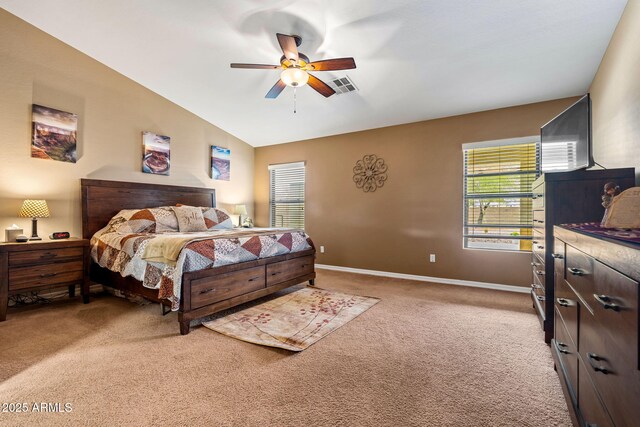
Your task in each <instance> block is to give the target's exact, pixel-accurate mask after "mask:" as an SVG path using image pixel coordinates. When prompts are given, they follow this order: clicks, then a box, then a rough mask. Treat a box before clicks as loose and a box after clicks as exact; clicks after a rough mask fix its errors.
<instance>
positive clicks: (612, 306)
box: [593, 294, 620, 311]
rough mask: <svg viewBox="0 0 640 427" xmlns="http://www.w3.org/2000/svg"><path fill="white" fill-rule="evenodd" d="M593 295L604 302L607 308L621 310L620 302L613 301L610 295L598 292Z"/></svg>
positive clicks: (603, 304)
mask: <svg viewBox="0 0 640 427" xmlns="http://www.w3.org/2000/svg"><path fill="white" fill-rule="evenodd" d="M593 297H594V298H595V299H596V301H598V302H599V303H600V304H602V306H603V307H604V309H605V310H613V311H620V306H619V305H618V304H614V303H612V302H611V298H610V297H608V296H606V295H598V294H593Z"/></svg>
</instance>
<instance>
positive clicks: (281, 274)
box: [178, 249, 316, 335]
mask: <svg viewBox="0 0 640 427" xmlns="http://www.w3.org/2000/svg"><path fill="white" fill-rule="evenodd" d="M314 262H315V249H308V250H305V251H302V252H294V253H291V254H287V255H280V256H275V257H270V258H263V259H259V260H255V261H248V262H243V263H239V264H231V265H225V266H222V267H216V268H213V269H209V270H201V271H196V272H193V273H185V274H184V276H183V279H182V299H181V302H180V311H179V312H178V320H179V322H180V333H181V334H182V335H186V334H188V333H189V330H190V325H191V321H192V320H195V319H198V318H201V317H205V316H209V315H211V314H214V313H217V312H218V311H221V310H225V309H227V308H230V307H234V306H236V305H239V304H243V303H245V302H248V301H253V300H255V299H257V298H261V297H263V296H265V295H269V294H271V293H273V292H277V291H279V290H281V289H285V288H288V287H290V286H295V285H297V284H299V283H303V282H306V281H310V282H311V283H313V280H314V279H315V277H316V273H315V269H314Z"/></svg>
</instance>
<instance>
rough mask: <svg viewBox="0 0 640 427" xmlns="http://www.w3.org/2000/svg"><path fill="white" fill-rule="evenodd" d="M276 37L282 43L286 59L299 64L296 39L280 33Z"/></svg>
mask: <svg viewBox="0 0 640 427" xmlns="http://www.w3.org/2000/svg"><path fill="white" fill-rule="evenodd" d="M276 37H278V43H280V47H281V48H282V53H284V56H285V58H287V59H288V60H290V61H293V62H298V46H297V45H296V39H295V37H293V36H288V35H286V34H280V33H277V34H276Z"/></svg>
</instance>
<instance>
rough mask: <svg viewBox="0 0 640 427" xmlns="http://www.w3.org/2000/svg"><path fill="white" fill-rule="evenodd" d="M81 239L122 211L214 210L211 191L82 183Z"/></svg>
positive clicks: (213, 197)
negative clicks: (186, 207)
mask: <svg viewBox="0 0 640 427" xmlns="http://www.w3.org/2000/svg"><path fill="white" fill-rule="evenodd" d="M81 187H82V236H83V237H84V238H85V239H90V238H91V236H93V235H94V234H95V233H96V231H98V230H100V229H101V228H103V227H104V226H105V225H107V223H108V222H109V220H110V219H111V218H113V216H114V215H115V214H117V213H118V212H119V211H120V210H122V209H145V208H154V207H158V206H175V205H176V204H178V203H182V204H184V205H191V206H211V207H215V206H216V190H214V189H213V188H198V187H178V186H174V185H160V184H141V183H137V182H120V181H102V180H97V179H82V180H81Z"/></svg>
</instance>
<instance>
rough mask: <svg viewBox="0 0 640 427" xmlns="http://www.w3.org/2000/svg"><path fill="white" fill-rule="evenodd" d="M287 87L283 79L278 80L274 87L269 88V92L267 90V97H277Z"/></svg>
mask: <svg viewBox="0 0 640 427" xmlns="http://www.w3.org/2000/svg"><path fill="white" fill-rule="evenodd" d="M285 87H287V85H286V84H284V82H283V81H282V80H278V81H277V82H276V84H274V85H273V87H272V88H271V89H269V92H267V94H266V95H265V98H269V99H275V98H277V97H278V95H280V92H282V91H283V90H284V88H285Z"/></svg>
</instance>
